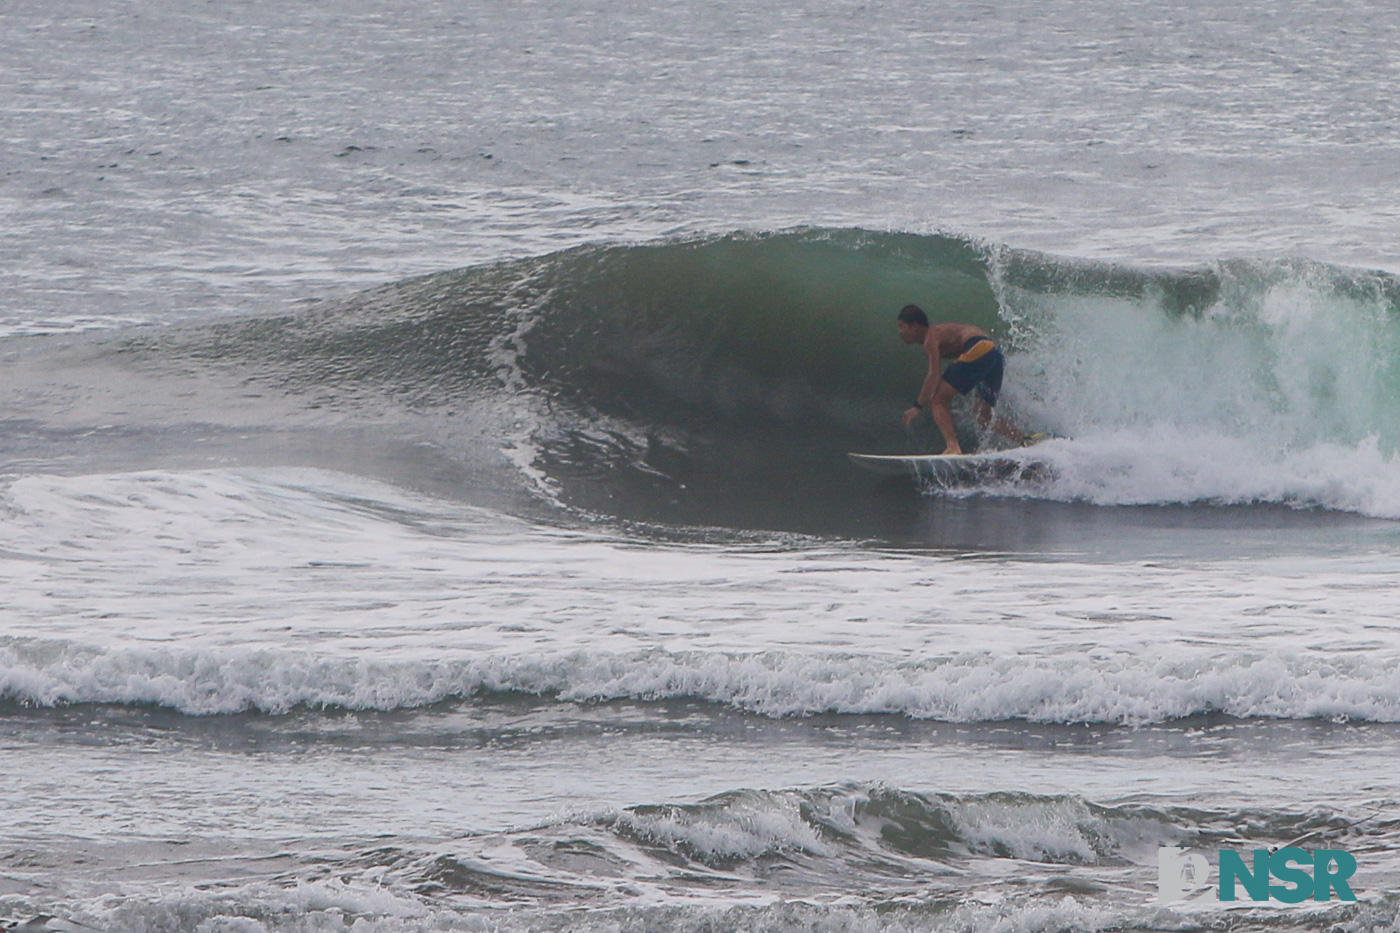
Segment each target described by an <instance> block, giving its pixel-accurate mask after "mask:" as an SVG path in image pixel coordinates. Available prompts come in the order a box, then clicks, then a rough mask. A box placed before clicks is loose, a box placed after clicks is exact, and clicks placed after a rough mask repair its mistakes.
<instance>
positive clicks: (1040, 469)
mask: <svg viewBox="0 0 1400 933" xmlns="http://www.w3.org/2000/svg"><path fill="white" fill-rule="evenodd" d="M846 456H848V457H850V458H851V462H852V463H854V464H855V465H856V466H858V467H861V468H862V469H866V470H870V471H871V472H872V473H882V474H884V475H886V476H917V477H922V478H924V479H931V480H935V481H937V482H941V483H945V484H956V485H975V484H977V483H993V482H995V483H1007V482H1011V483H1014V482H1038V481H1042V480H1044V479H1046V478H1047V477H1048V475H1049V471H1050V464H1049V463H1047V462H1046V461H1044V460H1037V459H1033V458H1026V457H1012V456H1009V455H1008V454H1007V453H1006V452H1005V451H992V452H990V453H980V454H859V453H850V454H847V455H846Z"/></svg>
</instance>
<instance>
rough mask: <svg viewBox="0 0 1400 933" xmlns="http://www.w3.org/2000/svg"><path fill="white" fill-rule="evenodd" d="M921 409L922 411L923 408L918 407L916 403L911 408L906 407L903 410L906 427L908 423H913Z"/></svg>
mask: <svg viewBox="0 0 1400 933" xmlns="http://www.w3.org/2000/svg"><path fill="white" fill-rule="evenodd" d="M921 411H923V409H922V408H920V407H919V406H917V405H915V406H914V407H913V408H910V409H908V410H907V411H905V412H904V426H905V427H906V428H907V427H909V425H911V424H913V423H914V419H915V418H917V417H919V412H921Z"/></svg>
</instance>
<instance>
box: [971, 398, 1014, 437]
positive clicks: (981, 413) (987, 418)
mask: <svg viewBox="0 0 1400 933" xmlns="http://www.w3.org/2000/svg"><path fill="white" fill-rule="evenodd" d="M973 410H974V411H975V412H976V413H977V423H978V424H979V425H981V426H982V427H983V428H986V427H987V426H988V425H990V426H991V428H992V430H993V431H995V432H997V433H998V434H1000V435H1001V436H1002V437H1005V438H1007V439H1008V440H1010V441H1011V442H1012V443H1015V444H1023V443H1025V440H1026V435H1025V433H1024V432H1023V431H1022V430H1021V429H1020V428H1018V427H1016V425H1014V424H1012V423H1011V422H1010V421H1007V420H1006V419H1005V418H998V417H996V409H994V408H993V407H992V406H991V405H988V404H987V400H986V399H985V398H983V397H982V396H981V395H980V394H979V395H978V396H977V401H976V402H974V403H973Z"/></svg>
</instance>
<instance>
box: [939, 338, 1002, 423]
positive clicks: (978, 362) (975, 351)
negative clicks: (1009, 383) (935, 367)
mask: <svg viewBox="0 0 1400 933" xmlns="http://www.w3.org/2000/svg"><path fill="white" fill-rule="evenodd" d="M1005 367H1006V360H1005V358H1003V357H1002V355H1001V351H1000V350H998V349H997V345H996V344H995V343H994V342H993V341H992V338H990V337H969V338H968V339H967V343H965V344H963V352H962V356H960V357H958V358H957V359H956V360H954V361H953V362H951V363H949V364H948V368H947V369H945V370H943V381H944V382H946V383H948V385H950V386H952V387H953V388H955V389H957V390H958V394H959V395H966V394H967V393H969V392H971V391H972V389H973V387H974V386H975V387H976V389H977V395H978V397H980V398H981V399H982V401H984V402H986V403H987V404H988V405H991V406H995V405H996V403H997V397H998V396H1000V395H1001V377H1002V372H1003V370H1004V369H1005Z"/></svg>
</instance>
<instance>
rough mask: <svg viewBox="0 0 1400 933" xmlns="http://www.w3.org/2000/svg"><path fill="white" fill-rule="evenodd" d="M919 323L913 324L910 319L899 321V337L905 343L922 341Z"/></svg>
mask: <svg viewBox="0 0 1400 933" xmlns="http://www.w3.org/2000/svg"><path fill="white" fill-rule="evenodd" d="M919 329H920V328H919V325H918V324H911V323H910V322H909V321H900V322H899V339H900V340H903V341H904V342H905V343H920V342H921V337H920V335H919Z"/></svg>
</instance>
